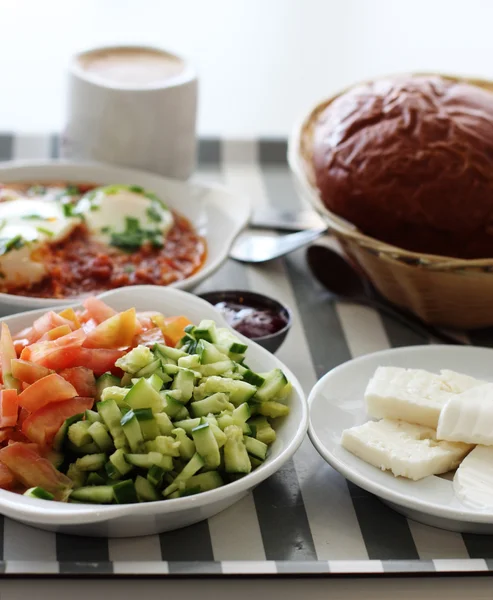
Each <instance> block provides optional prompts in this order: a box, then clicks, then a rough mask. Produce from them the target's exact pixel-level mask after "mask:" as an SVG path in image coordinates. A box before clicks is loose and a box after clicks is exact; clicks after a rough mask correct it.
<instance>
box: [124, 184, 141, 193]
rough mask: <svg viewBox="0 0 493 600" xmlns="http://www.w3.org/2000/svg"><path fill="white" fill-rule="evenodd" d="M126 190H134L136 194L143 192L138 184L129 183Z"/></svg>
mask: <svg viewBox="0 0 493 600" xmlns="http://www.w3.org/2000/svg"><path fill="white" fill-rule="evenodd" d="M128 191H129V192H135V193H136V194H143V193H144V188H143V187H140V185H129V186H128Z"/></svg>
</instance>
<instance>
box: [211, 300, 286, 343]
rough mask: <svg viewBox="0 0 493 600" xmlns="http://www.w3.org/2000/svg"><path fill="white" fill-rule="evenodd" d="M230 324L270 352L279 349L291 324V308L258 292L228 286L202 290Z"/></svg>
mask: <svg viewBox="0 0 493 600" xmlns="http://www.w3.org/2000/svg"><path fill="white" fill-rule="evenodd" d="M200 297H201V298H203V299H204V300H207V302H209V303H210V304H212V305H213V306H214V308H215V309H216V310H217V311H219V312H220V313H221V314H222V316H223V317H224V318H225V320H226V321H227V322H228V323H229V325H230V326H231V327H232V328H233V329H235V330H236V331H238V333H241V334H243V335H244V336H245V337H247V338H249V339H251V340H253V341H254V342H256V343H257V344H259V345H260V346H262V347H264V348H265V349H266V350H269V352H272V353H274V352H277V350H279V348H280V347H281V345H282V343H283V342H284V340H285V339H286V336H287V334H288V331H289V328H290V327H291V311H290V310H289V308H287V307H286V306H284V305H283V304H281V303H280V302H278V301H277V300H274V299H273V298H269V297H268V296H264V295H262V294H256V293H255V292H244V291H237V290H226V291H222V292H207V293H206V294H200Z"/></svg>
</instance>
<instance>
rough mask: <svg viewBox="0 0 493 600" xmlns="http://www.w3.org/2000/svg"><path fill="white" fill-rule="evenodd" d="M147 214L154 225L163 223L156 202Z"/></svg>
mask: <svg viewBox="0 0 493 600" xmlns="http://www.w3.org/2000/svg"><path fill="white" fill-rule="evenodd" d="M146 214H147V216H148V217H149V220H150V221H154V223H161V221H162V218H161V215H160V213H159V209H158V208H157V206H156V203H155V202H153V203H152V204H151V206H149V208H148V209H147V210H146Z"/></svg>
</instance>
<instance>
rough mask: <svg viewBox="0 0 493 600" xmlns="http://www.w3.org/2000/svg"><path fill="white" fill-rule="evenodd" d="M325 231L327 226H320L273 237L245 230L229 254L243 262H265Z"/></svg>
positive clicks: (301, 246)
mask: <svg viewBox="0 0 493 600" xmlns="http://www.w3.org/2000/svg"><path fill="white" fill-rule="evenodd" d="M326 232H327V227H322V228H319V229H309V230H307V231H298V232H297V233H288V234H287V235H280V236H276V237H275V236H269V235H256V234H254V233H252V232H248V231H246V232H243V233H241V234H240V235H239V236H238V237H237V238H236V240H235V242H234V243H233V245H232V247H231V250H230V251H229V256H230V257H231V258H234V259H235V260H238V261H240V262H245V263H262V262H267V261H268V260H273V259H274V258H279V257H280V256H284V255H285V254H289V253H290V252H293V251H294V250H298V249H299V248H303V246H306V245H307V244H310V243H311V242H314V241H315V240H316V239H317V238H319V237H320V236H321V235H323V234H324V233H326Z"/></svg>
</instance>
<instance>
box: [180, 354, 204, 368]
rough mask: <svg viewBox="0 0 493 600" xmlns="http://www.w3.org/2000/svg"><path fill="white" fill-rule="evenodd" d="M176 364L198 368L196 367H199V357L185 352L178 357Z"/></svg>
mask: <svg viewBox="0 0 493 600" xmlns="http://www.w3.org/2000/svg"><path fill="white" fill-rule="evenodd" d="M178 366H179V367H182V368H183V369H192V370H198V367H200V358H199V357H198V356H197V354H187V355H186V356H182V357H181V358H179V359H178Z"/></svg>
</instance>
